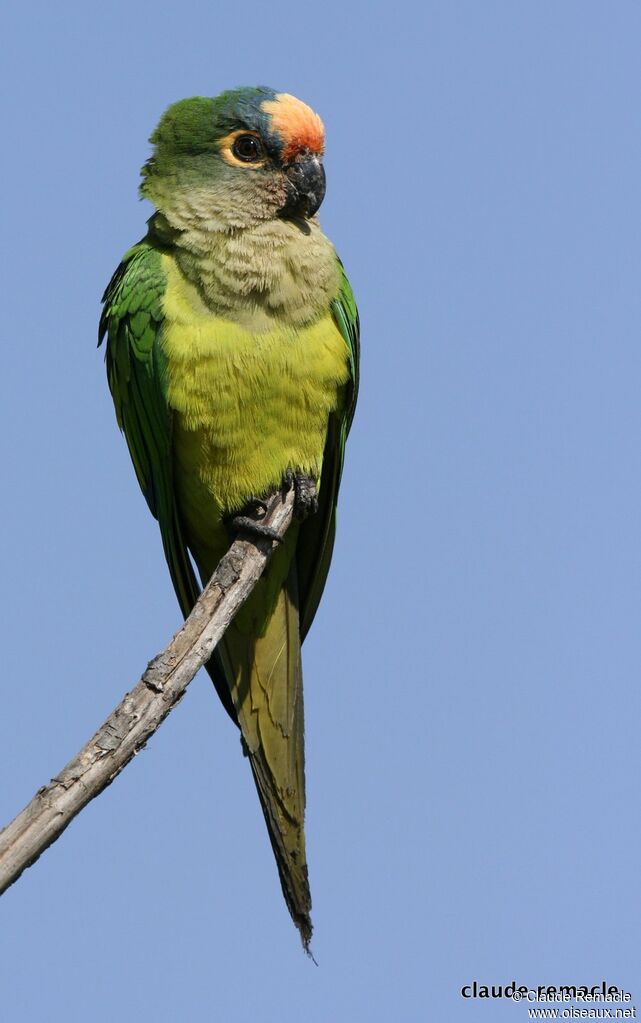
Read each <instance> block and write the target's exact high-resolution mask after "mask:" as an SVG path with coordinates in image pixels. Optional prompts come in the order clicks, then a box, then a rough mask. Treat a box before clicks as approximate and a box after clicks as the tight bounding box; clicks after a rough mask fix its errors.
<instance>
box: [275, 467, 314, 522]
mask: <svg viewBox="0 0 641 1023" xmlns="http://www.w3.org/2000/svg"><path fill="white" fill-rule="evenodd" d="M292 487H293V488H294V516H295V518H297V519H306V518H307V517H308V515H315V514H316V512H317V511H318V490H317V488H316V480H315V479H313V478H312V477H311V476H306V475H305V473H303V472H294V471H293V469H288V470H287V472H286V473H285V475H284V477H283V489H284V490H286V491H287V490H291V488H292Z"/></svg>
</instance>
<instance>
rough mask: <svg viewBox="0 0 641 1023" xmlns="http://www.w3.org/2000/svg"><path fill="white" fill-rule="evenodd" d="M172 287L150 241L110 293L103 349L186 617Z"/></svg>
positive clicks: (134, 253) (191, 584)
mask: <svg viewBox="0 0 641 1023" xmlns="http://www.w3.org/2000/svg"><path fill="white" fill-rule="evenodd" d="M165 285H166V282H165V275H164V272H163V269H162V264H161V253H160V252H159V251H158V250H157V249H155V248H154V247H153V246H151V245H149V244H148V243H147V242H140V243H139V244H138V245H135V246H134V248H133V249H130V250H129V252H128V253H127V254H126V255H125V257H124V259H123V261H122V263H121V264H120V266H119V267H118V269H117V270H116V272H115V274H114V275H113V277H112V279H111V281H110V283H109V285H108V287H107V290H106V291H105V293H104V295H103V299H102V301H103V303H104V309H103V312H102V316H101V318H100V330H99V335H98V337H99V340H98V344H100V343H101V342H102V340H103V338H104V336H105V335H106V336H107V351H106V363H107V376H108V379H109V388H110V390H111V394H112V397H113V401H114V405H115V408H116V416H117V418H118V424H119V426H120V428H121V430H122V431H123V432H124V434H125V438H126V440H127V446H128V448H129V453H130V455H131V460H132V462H133V464H134V468H135V470H136V476H137V477H138V482H139V483H140V487H141V489H142V492H143V494H144V495H145V498H146V500H147V504H148V505H149V508H150V510H151V513H152V515H154V516H155V518H157V519H158V523H159V525H160V532H161V536H162V543H163V548H164V551H165V557H166V559H167V564H168V566H169V571H170V573H171V578H172V582H173V584H174V588H175V590H176V594H177V596H178V601H179V603H180V607H181V610H182V612H183V614H184V615H185V616H187V615H188V614H189V612H190V611H191V609H192V607H193V605H194V603H195V601H196V599H197V597H198V594H199V593H200V587H199V586H198V585H197V583H196V579H195V576H194V571H193V568H192V565H191V562H190V560H189V554H188V552H187V547H186V545H185V542H184V540H183V536H182V530H181V526H180V520H179V517H178V510H177V508H176V502H175V498H174V487H173V479H172V459H171V413H170V410H169V408H168V406H167V402H166V400H165V388H164V372H163V356H162V351H161V348H160V336H161V331H162V324H163V312H162V296H163V294H164V291H165Z"/></svg>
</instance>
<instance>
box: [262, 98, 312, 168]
mask: <svg viewBox="0 0 641 1023" xmlns="http://www.w3.org/2000/svg"><path fill="white" fill-rule="evenodd" d="M261 109H262V110H264V111H265V113H266V114H269V116H270V117H271V123H272V128H273V130H274V131H275V132H276V133H277V134H278V135H280V137H281V139H282V140H283V143H284V151H283V156H284V157H285V159H286V160H287V159H289V158H290V157H292V156H294V154H295V153H296V152H297V151H298V150H299V149H309V150H311V152H312V153H318V155H319V156H320V154H321V153H322V152H323V149H324V148H325V129H324V127H323V122H322V121H321V119H320V117H319V116H318V114H315V113H314V111H313V110H312V109H311V107H308V106H307V104H306V103H303V101H302V100H300V99H296V97H295V96H290V95H289V93H287V92H281V93H279V94H278V95H277V96H276V99H271V100H265V101H264V103H261Z"/></svg>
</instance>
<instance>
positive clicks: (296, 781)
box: [218, 565, 312, 951]
mask: <svg viewBox="0 0 641 1023" xmlns="http://www.w3.org/2000/svg"><path fill="white" fill-rule="evenodd" d="M266 582H267V580H266ZM259 585H260V584H259ZM256 596H257V600H256V601H254V600H253V598H250V601H248V604H247V605H246V608H245V609H243V611H241V613H240V615H239V616H238V618H237V619H236V621H235V622H233V623H232V625H231V626H230V627H229V628H228V630H227V632H226V634H225V636H224V638H223V640H222V642H221V643H220V644H219V646H218V654H219V656H220V660H221V662H222V665H223V667H224V671H225V675H226V677H227V681H228V684H229V688H230V692H231V697H232V702H233V705H234V708H235V711H236V715H237V718H238V723H239V725H240V729H241V732H242V736H243V740H244V743H243V745H244V748H245V751H246V753H247V756H248V757H249V761H250V764H251V769H252V773H253V775H254V781H255V782H256V788H257V790H258V797H259V799H260V803H261V806H262V810H263V814H264V816H265V823H266V824H267V830H268V832H269V837H270V840H271V844H272V848H273V850H274V856H275V858H276V863H277V865H278V873H279V875H280V882H281V885H282V889H283V895H284V896H285V901H286V903H287V908H288V909H289V912H290V914H291V917H292V919H293V921H294V923H295V924H296V926H297V927H298V930H299V932H300V936H301V939H302V942H303V945H304V947H305V949H306V950H307V951H309V942H310V939H311V936H312V922H311V918H310V911H311V904H312V903H311V895H310V890H309V882H308V877H307V860H306V856H305V831H304V818H305V749H304V721H303V678H302V670H301V657H300V635H299V625H298V599H297V597H298V595H297V591H296V569H295V565H292V567H291V570H290V572H289V575H288V577H287V579H286V582H285V584H284V586H282V587H281V589H280V590H279V592H278V593H277V594H276V595H275V599H274V598H273V597H272V599H269V600H268V602H267V606H268V607H269V615H268V618H267V621H265V620H264V619H263V620H261V616H260V614H259V613H258V610H257V608H259V607H260V606H262V607H263V608H264V607H265V603H264V600H261V599H260V597H261V596H263V595H262V594H257V595H256Z"/></svg>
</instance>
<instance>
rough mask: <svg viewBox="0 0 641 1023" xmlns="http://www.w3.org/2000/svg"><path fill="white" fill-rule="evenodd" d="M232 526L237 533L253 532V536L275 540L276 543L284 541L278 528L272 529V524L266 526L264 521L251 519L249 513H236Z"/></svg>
mask: <svg viewBox="0 0 641 1023" xmlns="http://www.w3.org/2000/svg"><path fill="white" fill-rule="evenodd" d="M263 514H264V512H263ZM231 527H232V529H233V530H234V531H235V532H237V533H251V534H253V536H260V537H262V538H264V539H266V540H275V541H276V543H282V542H283V538H282V536H281V535H280V534H279V533H278V532H277V530H275V529H272V527H271V526H264V525H263V523H262V522H256V520H255V519H250V517H249V516H248V515H236V517H235V518H233V519H232V520H231Z"/></svg>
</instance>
